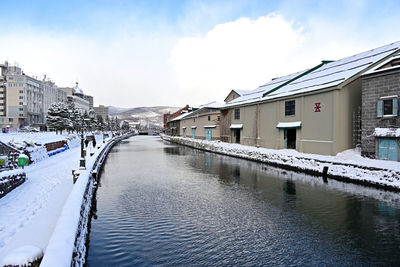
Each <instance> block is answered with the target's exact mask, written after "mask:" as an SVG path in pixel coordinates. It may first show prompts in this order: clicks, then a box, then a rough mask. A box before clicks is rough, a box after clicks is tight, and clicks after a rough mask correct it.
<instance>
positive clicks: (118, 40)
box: [0, 29, 180, 107]
mask: <svg viewBox="0 0 400 267" xmlns="http://www.w3.org/2000/svg"><path fill="white" fill-rule="evenodd" d="M175 41H176V39H175V37H174V36H173V35H170V34H166V33H162V32H161V33H155V34H150V33H149V34H127V32H123V33H121V34H113V35H110V38H109V39H106V40H98V39H92V38H89V37H84V36H78V35H65V34H59V35H54V34H50V33H43V32H37V31H34V30H32V29H29V30H25V31H24V32H18V33H13V34H4V35H2V36H0V51H1V54H0V60H1V61H4V60H9V61H10V63H11V64H14V62H17V63H18V64H19V65H20V66H21V67H22V69H23V70H24V72H25V73H26V74H27V75H30V76H39V77H42V75H43V74H47V77H49V78H51V79H52V80H53V81H55V82H56V84H57V85H58V86H74V85H75V81H79V84H80V87H82V88H83V89H84V91H85V93H87V94H91V95H93V96H94V100H95V103H96V104H105V105H115V106H120V107H134V106H146V105H147V106H150V105H163V104H171V105H179V104H180V103H177V102H174V101H171V98H170V95H171V92H172V91H173V90H174V89H175V88H176V85H175V82H174V78H173V72H172V68H171V66H170V65H169V64H170V63H169V62H168V58H169V53H170V49H171V47H172V45H173V43H174V42H175Z"/></svg>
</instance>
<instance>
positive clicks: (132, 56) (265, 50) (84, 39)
mask: <svg viewBox="0 0 400 267" xmlns="http://www.w3.org/2000/svg"><path fill="white" fill-rule="evenodd" d="M0 3H1V10H2V12H1V15H0V25H1V33H0V61H5V60H8V61H9V63H11V64H14V63H17V64H18V65H19V66H20V67H22V68H23V70H24V71H25V73H26V74H28V75H30V76H39V77H42V76H43V74H46V75H47V77H49V78H51V79H52V80H53V81H54V82H55V83H56V84H57V85H58V86H61V87H65V86H70V87H71V86H74V84H75V82H76V81H78V82H79V85H80V87H81V88H82V89H83V90H84V92H85V93H86V94H90V95H93V96H94V101H95V104H96V105H98V104H104V105H113V106H118V107H136V106H155V105H169V106H183V105H185V104H189V105H200V104H205V103H208V102H211V101H220V102H222V101H223V100H224V98H225V97H226V95H227V94H228V93H229V92H230V90H231V89H241V90H251V89H255V88H256V87H258V86H260V85H262V84H264V83H266V82H268V81H269V80H270V79H271V78H274V77H278V76H283V75H287V74H290V73H292V72H296V71H299V70H302V69H305V68H310V67H313V66H315V65H317V64H319V63H320V61H321V60H336V59H340V58H343V57H347V56H351V55H353V54H356V53H359V52H363V51H366V50H370V49H373V48H376V47H379V46H382V45H385V44H389V43H392V42H395V41H399V40H400V27H399V25H400V16H399V14H400V1H397V0H394V1H385V0H382V1H362V0H356V1H347V0H346V1H340V0H336V1H265V0H260V1H257V0H254V1H251V0H238V1H234V0H229V1H191V0H180V1H178V0H170V1H163V0H157V1H156V0H143V1H139V0H137V1H135V0H131V1H128V0H126V1H122V0H103V1H84V0H82V1H78V0H76V1H71V0H69V1H31V0H25V1H5V0H0Z"/></svg>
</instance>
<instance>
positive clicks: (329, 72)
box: [224, 42, 400, 107]
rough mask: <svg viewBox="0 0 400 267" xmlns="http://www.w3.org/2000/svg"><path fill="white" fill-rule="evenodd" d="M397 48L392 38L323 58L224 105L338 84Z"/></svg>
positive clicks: (298, 92)
mask: <svg viewBox="0 0 400 267" xmlns="http://www.w3.org/2000/svg"><path fill="white" fill-rule="evenodd" d="M399 49H400V42H395V43H392V44H388V45H385V46H382V47H379V48H376V49H372V50H370V51H366V52H363V53H360V54H357V55H354V56H350V57H346V58H343V59H340V60H337V61H332V62H327V61H323V62H322V64H320V65H318V66H316V67H314V68H311V69H308V70H304V71H300V72H297V73H293V74H290V75H287V76H283V77H280V78H276V79H272V80H271V81H270V82H268V83H267V84H265V85H263V86H260V87H259V88H257V89H255V90H252V91H248V92H247V93H244V94H243V96H241V97H238V98H236V99H234V100H232V101H231V102H229V103H228V104H226V105H225V106H224V107H231V106H236V105H241V104H250V103H254V102H258V101H264V100H269V99H274V98H278V97H285V96H291V95H296V94H301V93H306V92H312V91H316V90H321V89H325V88H330V87H339V86H341V85H343V84H344V83H345V82H346V81H348V80H350V79H351V78H353V77H355V76H356V75H361V74H362V73H363V72H365V71H366V70H368V69H369V68H370V67H371V66H372V65H374V64H376V63H378V62H379V61H381V60H383V59H384V58H386V57H388V56H390V55H392V54H394V53H396V52H398V51H399Z"/></svg>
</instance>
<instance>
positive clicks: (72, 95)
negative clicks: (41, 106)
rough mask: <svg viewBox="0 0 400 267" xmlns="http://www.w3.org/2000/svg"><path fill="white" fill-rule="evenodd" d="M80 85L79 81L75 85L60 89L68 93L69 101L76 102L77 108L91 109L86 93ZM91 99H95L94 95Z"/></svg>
mask: <svg viewBox="0 0 400 267" xmlns="http://www.w3.org/2000/svg"><path fill="white" fill-rule="evenodd" d="M78 85H79V84H78V82H77V83H76V84H75V86H74V87H60V89H61V90H62V91H64V92H65V93H66V94H67V102H68V103H74V105H75V108H77V109H80V110H81V111H82V112H84V111H89V110H90V102H89V101H88V100H86V99H85V94H84V93H83V90H82V88H80V87H79V86H78ZM91 99H92V101H93V97H91ZM92 105H93V104H92Z"/></svg>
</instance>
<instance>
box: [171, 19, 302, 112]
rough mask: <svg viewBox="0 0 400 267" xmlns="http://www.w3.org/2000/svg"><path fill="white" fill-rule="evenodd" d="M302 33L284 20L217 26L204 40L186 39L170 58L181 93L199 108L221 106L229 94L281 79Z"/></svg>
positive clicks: (177, 45)
mask: <svg viewBox="0 0 400 267" xmlns="http://www.w3.org/2000/svg"><path fill="white" fill-rule="evenodd" d="M301 37H302V36H301V32H300V30H299V29H295V28H294V27H293V26H292V24H291V23H290V22H288V21H286V20H285V19H284V18H283V17H282V16H280V15H274V14H272V15H268V16H263V17H260V18H258V19H256V20H250V19H248V18H240V19H238V20H236V21H233V22H229V23H224V24H219V25H217V26H215V27H214V28H213V29H212V30H210V31H209V32H208V33H207V34H206V35H205V36H204V37H188V38H182V39H180V40H179V42H178V43H177V44H176V45H175V46H174V48H173V50H172V53H171V58H172V62H173V66H174V70H175V73H176V78H177V81H178V85H179V87H180V88H181V93H182V94H183V95H185V96H189V95H192V96H193V97H194V99H193V100H192V101H194V102H196V104H201V103H202V102H203V103H204V102H207V101H209V100H213V99H217V100H219V101H222V100H223V99H224V97H225V96H226V94H227V93H228V92H229V89H232V88H241V89H245V88H247V89H253V88H255V87H257V86H259V85H261V84H262V83H265V82H267V80H268V79H269V78H271V75H278V74H279V73H280V70H281V71H282V70H284V69H285V64H286V63H287V62H288V60H289V57H290V51H293V50H294V49H295V48H296V46H297V45H298V43H299V42H301Z"/></svg>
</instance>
